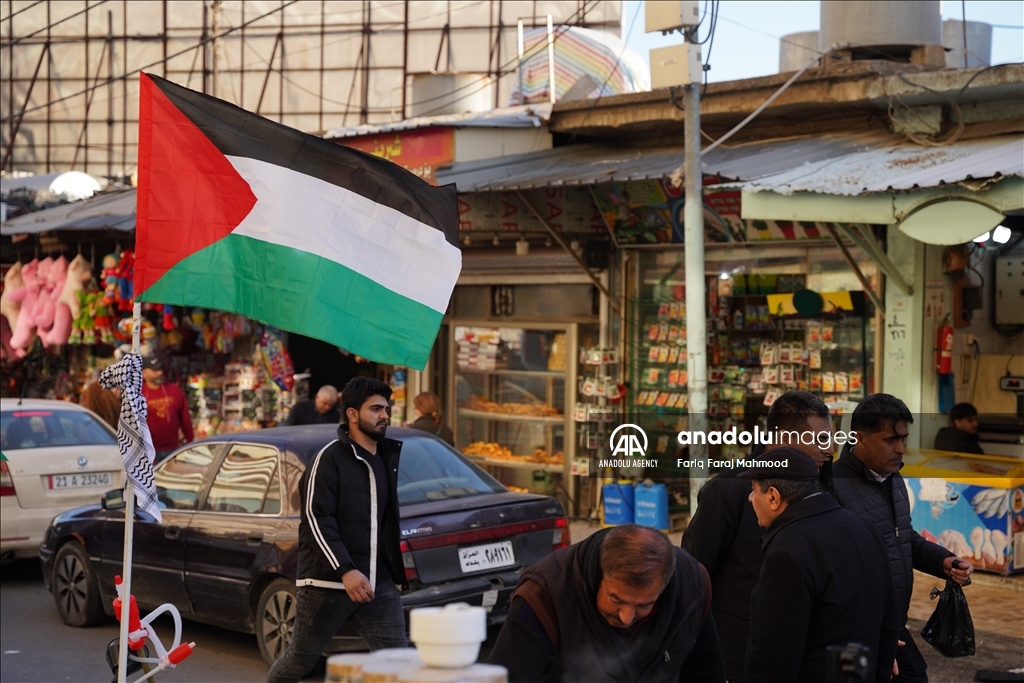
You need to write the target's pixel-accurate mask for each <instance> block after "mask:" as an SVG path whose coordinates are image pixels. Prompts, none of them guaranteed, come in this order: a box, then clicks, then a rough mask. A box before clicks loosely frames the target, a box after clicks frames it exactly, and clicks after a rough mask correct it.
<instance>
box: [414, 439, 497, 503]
mask: <svg viewBox="0 0 1024 683" xmlns="http://www.w3.org/2000/svg"><path fill="white" fill-rule="evenodd" d="M504 491H505V487H504V486H502V485H501V484H499V483H498V481H497V480H495V479H494V478H493V477H491V476H490V475H489V474H487V473H486V472H484V471H483V470H481V469H480V468H479V467H477V466H476V465H474V464H473V463H471V462H469V461H468V460H466V459H465V458H463V457H462V456H461V455H459V454H458V453H456V452H454V451H452V450H451V449H449V448H448V447H447V446H445V445H444V444H442V443H440V442H438V441H433V440H432V439H418V438H413V439H405V440H404V441H403V442H402V458H401V460H400V461H399V470H398V503H399V504H400V505H412V504H414V503H426V502H429V501H434V500H449V499H452V498H465V497H466V496H479V495H483V494H486V493H502V492H504Z"/></svg>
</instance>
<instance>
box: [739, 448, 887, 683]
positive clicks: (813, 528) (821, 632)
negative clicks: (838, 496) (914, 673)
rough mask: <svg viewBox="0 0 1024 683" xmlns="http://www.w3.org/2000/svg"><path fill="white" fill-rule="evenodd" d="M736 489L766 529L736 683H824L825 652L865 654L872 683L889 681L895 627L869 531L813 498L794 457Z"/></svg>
mask: <svg viewBox="0 0 1024 683" xmlns="http://www.w3.org/2000/svg"><path fill="white" fill-rule="evenodd" d="M763 457H764V458H765V460H764V461H763V464H758V465H756V466H755V467H752V468H750V469H748V470H746V471H745V472H743V473H742V474H741V475H740V477H741V479H746V480H750V481H751V483H752V485H751V487H750V488H751V491H750V494H749V496H750V503H751V507H752V508H753V510H754V514H755V515H756V516H757V521H758V524H759V525H760V526H761V527H762V528H764V529H765V534H764V538H763V539H762V540H761V545H762V546H763V547H764V551H765V554H764V563H763V564H762V565H761V576H760V578H759V579H758V582H757V586H756V587H755V588H754V592H753V595H752V597H751V604H750V641H749V643H748V645H747V663H746V671H745V675H744V680H746V681H749V682H758V681H763V682H764V683H789V682H791V681H792V682H799V683H820V682H821V681H825V680H829V679H830V678H831V677H830V676H829V672H828V648H829V647H831V646H834V645H838V646H844V645H846V644H847V643H860V644H861V645H865V646H867V648H868V654H867V657H868V662H869V664H868V666H867V670H868V671H869V672H870V674H871V680H875V681H888V680H889V678H890V676H891V674H892V661H893V657H894V650H895V648H896V619H895V615H894V612H895V607H894V605H893V600H892V593H891V590H890V577H889V563H888V561H887V558H886V553H885V547H884V546H883V545H882V540H881V538H879V536H878V534H877V533H875V531H874V529H872V528H871V526H870V525H869V524H868V523H867V522H865V521H864V520H863V519H861V518H860V517H858V516H857V515H855V514H853V513H852V512H850V511H849V510H844V509H843V508H841V507H839V505H838V504H837V503H836V501H835V499H834V498H833V497H832V496H830V495H828V494H827V493H823V492H822V491H820V490H819V488H818V481H817V478H818V469H817V467H815V465H814V463H813V462H812V461H811V459H810V458H808V457H807V456H806V455H805V454H804V453H802V452H801V451H798V450H796V449H795V448H779V449H776V450H773V451H772V452H771V454H766V455H764V456H763Z"/></svg>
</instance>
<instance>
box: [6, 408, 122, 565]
mask: <svg viewBox="0 0 1024 683" xmlns="http://www.w3.org/2000/svg"><path fill="white" fill-rule="evenodd" d="M0 451H3V456H4V459H3V461H2V462H0V561H3V562H7V561H10V560H14V559H18V558H29V557H38V556H39V546H40V545H41V544H42V542H43V534H44V533H45V532H46V528H47V526H49V524H50V520H52V519H53V518H54V517H55V516H56V515H58V514H60V513H61V512H64V511H65V510H70V509H71V508H74V507H79V506H81V505H88V504H91V503H98V502H99V500H100V498H102V496H103V494H104V493H105V492H106V491H109V490H110V489H114V488H120V487H121V486H123V483H124V462H123V461H122V459H121V453H120V451H119V450H118V448H117V434H116V433H115V432H114V430H112V429H111V428H110V426H109V425H107V424H106V423H105V422H104V421H103V420H102V419H101V418H100V417H99V416H98V415H96V414H95V413H93V412H92V411H91V410H87V409H86V408H83V407H82V406H80V405H77V404H75V403H66V402H64V401H47V400H40V399H24V400H22V401H18V400H17V399H4V400H3V401H0Z"/></svg>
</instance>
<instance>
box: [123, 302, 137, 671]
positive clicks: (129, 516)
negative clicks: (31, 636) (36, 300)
mask: <svg viewBox="0 0 1024 683" xmlns="http://www.w3.org/2000/svg"><path fill="white" fill-rule="evenodd" d="M141 327H142V304H141V303H136V304H135V306H134V307H133V309H132V353H133V354H134V353H138V352H139V331H140V328H141ZM121 400H122V401H124V400H126V397H125V396H124V394H122V395H121ZM134 530H135V492H134V491H132V482H131V480H130V479H128V477H127V476H125V483H124V559H123V560H122V562H121V588H122V591H121V632H120V635H119V637H118V646H117V683H125V677H126V676H127V672H128V615H129V614H130V612H129V607H130V606H131V595H132V541H133V537H134Z"/></svg>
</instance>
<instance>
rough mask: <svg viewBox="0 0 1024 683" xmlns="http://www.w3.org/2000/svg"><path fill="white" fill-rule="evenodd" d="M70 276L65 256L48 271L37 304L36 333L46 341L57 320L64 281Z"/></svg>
mask: <svg viewBox="0 0 1024 683" xmlns="http://www.w3.org/2000/svg"><path fill="white" fill-rule="evenodd" d="M67 275H68V260H67V259H66V258H64V257H63V256H61V257H59V258H57V259H56V260H54V261H52V262H51V263H50V268H49V270H47V271H46V282H44V283H43V286H42V288H41V289H40V290H39V303H37V304H36V306H37V307H38V312H37V313H36V333H37V334H38V335H39V336H40V337H42V338H43V343H44V344H45V343H49V342H47V341H46V336H47V333H48V332H49V331H50V330H51V329H53V321H54V320H56V319H57V299H59V298H60V292H61V290H62V289H64V279H65V278H67Z"/></svg>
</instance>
